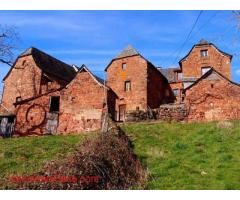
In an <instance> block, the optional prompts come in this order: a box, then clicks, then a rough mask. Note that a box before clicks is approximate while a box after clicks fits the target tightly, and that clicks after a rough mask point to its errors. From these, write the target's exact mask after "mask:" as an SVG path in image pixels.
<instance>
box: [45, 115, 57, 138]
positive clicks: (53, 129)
mask: <svg viewBox="0 0 240 200" xmlns="http://www.w3.org/2000/svg"><path fill="white" fill-rule="evenodd" d="M57 127H58V113H48V114H47V125H46V134H53V135H54V134H56V133H57Z"/></svg>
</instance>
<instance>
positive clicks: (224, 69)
mask: <svg viewBox="0 0 240 200" xmlns="http://www.w3.org/2000/svg"><path fill="white" fill-rule="evenodd" d="M231 59H232V56H231V55H230V54H228V53H225V52H223V51H221V50H220V49H218V48H217V47H216V46H215V45H214V44H212V43H209V42H207V41H206V40H204V39H202V40H201V41H200V42H199V43H198V44H195V45H194V46H193V47H192V49H191V50H190V51H189V53H188V54H187V55H186V56H185V57H184V58H182V59H181V60H180V61H179V67H177V68H170V69H161V68H160V69H159V70H160V71H165V74H166V77H167V78H168V80H169V83H170V86H171V88H172V89H173V90H175V96H176V101H175V102H176V103H181V102H182V101H183V98H182V91H183V89H185V88H187V87H188V86H190V85H191V84H193V83H194V82H195V81H196V80H197V79H199V78H200V77H201V76H202V75H203V74H204V73H206V72H207V71H208V70H210V69H211V68H214V69H215V70H217V71H218V72H219V73H221V74H223V75H224V76H226V77H227V78H228V79H231Z"/></svg>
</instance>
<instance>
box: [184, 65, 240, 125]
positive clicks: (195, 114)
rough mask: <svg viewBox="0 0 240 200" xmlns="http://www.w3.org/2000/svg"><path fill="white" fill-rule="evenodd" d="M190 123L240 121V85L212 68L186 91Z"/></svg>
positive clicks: (185, 101)
mask: <svg viewBox="0 0 240 200" xmlns="http://www.w3.org/2000/svg"><path fill="white" fill-rule="evenodd" d="M184 95H185V98H184V103H185V104H186V107H187V112H188V116H187V120H188V121H196V122H199V121H221V120H235V119H240V104H239V102H240V85H239V84H237V83H234V82H232V81H231V80H229V79H228V77H226V76H224V75H223V74H222V73H219V72H218V71H217V70H215V69H214V68H211V69H210V70H209V71H208V72H206V73H205V74H204V75H203V76H202V77H201V78H199V79H198V80H197V81H196V82H195V83H194V84H192V85H191V86H189V87H187V88H186V89H185V90H184Z"/></svg>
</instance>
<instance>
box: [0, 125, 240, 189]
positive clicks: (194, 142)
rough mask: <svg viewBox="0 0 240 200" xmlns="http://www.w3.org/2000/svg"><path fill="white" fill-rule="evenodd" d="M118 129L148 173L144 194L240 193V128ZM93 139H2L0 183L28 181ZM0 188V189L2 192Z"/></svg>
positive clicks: (76, 136) (77, 136) (132, 126)
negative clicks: (22, 177)
mask: <svg viewBox="0 0 240 200" xmlns="http://www.w3.org/2000/svg"><path fill="white" fill-rule="evenodd" d="M122 129H123V130H124V131H125V132H126V134H127V135H128V136H129V138H130V140H131V141H132V143H133V145H134V152H135V153H136V154H137V156H138V158H139V159H140V161H141V162H142V164H143V166H144V167H145V168H146V169H147V170H148V172H149V175H150V178H149V181H148V183H147V184H146V189H240V153H239V152H240V122H233V127H231V128H218V126H217V124H216V123H200V124H195V123H190V124H181V123H166V122H164V123H163V122H155V123H134V124H124V125H122ZM95 136H96V133H88V134H82V135H69V136H45V137H24V138H12V139H0V180H1V178H3V177H7V176H11V175H30V174H32V173H35V172H38V171H40V170H41V169H42V166H43V165H44V163H45V162H47V161H50V160H54V159H61V158H64V156H66V154H68V153H70V152H72V151H73V149H74V148H75V146H76V145H77V144H79V143H81V142H83V141H84V140H85V139H86V138H87V137H95ZM0 188H1V187H0Z"/></svg>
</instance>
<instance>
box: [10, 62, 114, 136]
mask: <svg viewBox="0 0 240 200" xmlns="http://www.w3.org/2000/svg"><path fill="white" fill-rule="evenodd" d="M52 96H59V97H60V110H59V112H58V115H59V116H58V126H57V134H68V133H79V132H86V131H93V130H97V129H100V127H101V122H102V115H103V113H104V112H107V110H106V100H107V101H108V105H109V107H111V106H114V102H115V98H116V96H115V94H114V93H113V92H112V91H111V89H109V88H108V87H105V86H104V85H103V84H102V83H101V82H99V81H98V80H97V78H96V77H95V76H94V75H93V74H91V72H90V71H89V70H88V69H87V68H86V67H85V66H84V67H82V68H81V69H80V70H79V72H78V73H77V75H76V77H75V78H74V79H73V80H72V81H71V82H70V83H69V84H68V85H67V86H66V87H64V88H63V89H59V90H57V91H55V92H50V93H47V94H44V95H41V96H39V97H37V98H33V99H29V100H26V101H23V102H20V103H18V104H17V113H16V128H15V130H16V132H17V133H19V134H21V135H30V134H38V135H43V134H46V125H47V115H48V113H51V112H50V109H49V108H50V107H49V106H50V99H51V97H52ZM110 112H111V109H110Z"/></svg>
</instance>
